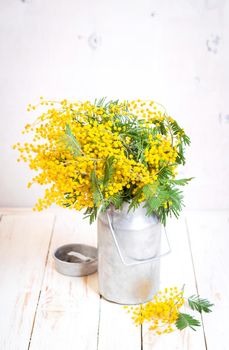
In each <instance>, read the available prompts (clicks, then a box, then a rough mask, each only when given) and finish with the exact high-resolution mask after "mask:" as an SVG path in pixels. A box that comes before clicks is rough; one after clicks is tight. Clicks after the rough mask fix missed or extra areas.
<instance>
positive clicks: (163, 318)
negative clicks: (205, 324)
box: [125, 287, 185, 334]
mask: <svg viewBox="0 0 229 350" xmlns="http://www.w3.org/2000/svg"><path fill="white" fill-rule="evenodd" d="M184 302H185V299H184V297H183V291H180V290H178V288H177V287H172V288H165V290H164V291H163V292H162V291H160V292H159V293H158V294H157V295H155V296H154V298H153V300H152V301H150V302H148V303H146V304H141V305H139V306H135V307H134V306H125V308H126V309H127V310H128V312H129V313H132V315H133V316H132V319H133V320H134V322H135V324H136V326H138V325H141V324H143V323H144V322H145V321H146V322H149V323H150V327H149V330H151V331H154V332H155V333H156V334H163V333H170V332H172V331H174V330H175V329H174V325H175V323H176V321H177V319H178V315H179V310H180V308H181V307H182V306H183V305H184Z"/></svg>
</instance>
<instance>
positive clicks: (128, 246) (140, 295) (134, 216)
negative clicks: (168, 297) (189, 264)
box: [98, 203, 170, 304]
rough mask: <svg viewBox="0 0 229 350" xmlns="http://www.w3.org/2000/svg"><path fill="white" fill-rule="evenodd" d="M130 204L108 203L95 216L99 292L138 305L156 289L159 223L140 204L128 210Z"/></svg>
mask: <svg viewBox="0 0 229 350" xmlns="http://www.w3.org/2000/svg"><path fill="white" fill-rule="evenodd" d="M128 207H129V203H124V204H123V207H122V208H121V209H119V210H115V208H114V206H110V207H109V209H108V210H107V211H106V212H105V213H100V214H99V216H98V278H99V292H100V294H101V295H102V296H103V297H104V298H105V299H107V300H110V301H113V302H116V303H119V304H140V303H144V302H146V301H149V300H151V299H152V297H153V295H154V294H156V293H157V292H158V289H159V282H160V281H159V278H160V258H161V257H162V256H164V255H166V254H168V253H169V252H170V246H169V242H168V238H167V235H166V238H167V244H168V247H169V250H168V251H167V252H166V253H164V254H162V255H160V248H161V232H162V225H161V223H160V222H159V219H158V217H157V216H156V215H152V216H146V209H145V208H143V204H141V205H140V206H139V208H137V209H135V210H134V211H133V210H130V212H128Z"/></svg>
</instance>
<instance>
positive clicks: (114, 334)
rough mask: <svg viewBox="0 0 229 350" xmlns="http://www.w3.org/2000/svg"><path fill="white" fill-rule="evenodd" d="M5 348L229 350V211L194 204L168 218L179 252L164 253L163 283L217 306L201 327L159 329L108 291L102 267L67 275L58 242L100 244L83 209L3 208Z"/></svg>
mask: <svg viewBox="0 0 229 350" xmlns="http://www.w3.org/2000/svg"><path fill="white" fill-rule="evenodd" d="M0 212H1V222H0V259H1V261H0V350H17V349H19V350H27V349H30V350H41V349H44V350H53V349H55V350H56V349H65V350H73V349H74V350H86V349H87V350H97V349H98V350H142V349H143V350H151V349H155V350H159V349H160V350H162V349H163V350H167V349H168V350H175V349H180V350H186V349H193V350H202V349H203V350H204V349H208V350H224V349H225V350H228V349H229V331H228V315H229V283H228V273H227V271H228V266H229V264H228V263H229V213H228V212H226V211H225V212H205V211H202V212H186V213H185V214H184V216H183V217H182V218H180V219H179V220H178V221H177V220H171V221H170V222H169V224H168V229H167V230H168V233H169V239H170V241H171V245H172V253H171V254H170V255H169V256H167V257H165V258H163V259H162V260H161V286H162V287H165V286H174V285H176V286H178V287H179V286H182V285H183V284H184V283H185V289H186V294H187V295H191V294H195V293H197V292H199V293H200V295H201V296H203V297H206V298H209V299H210V300H211V301H212V302H213V303H214V304H215V308H214V312H213V313H211V314H209V315H206V316H204V318H203V326H202V327H201V328H200V329H198V331H197V332H193V331H189V330H186V331H183V332H180V331H177V332H174V333H171V334H168V335H163V336H152V335H151V334H150V333H149V332H148V330H147V327H143V329H141V327H135V326H134V325H133V323H132V320H131V318H130V315H129V314H127V313H126V311H125V310H124V309H123V307H122V306H120V305H116V304H114V303H109V302H108V301H106V300H104V299H102V298H101V297H100V296H99V294H98V287H97V275H96V274H93V275H91V276H88V277H83V278H73V277H67V276H63V275H61V274H59V273H58V272H56V271H55V269H54V263H53V258H52V253H53V250H54V249H55V248H56V247H58V246H60V245H62V244H66V243H70V242H84V243H87V244H91V245H96V226H95V225H92V226H89V224H88V222H87V221H86V220H82V216H81V215H80V214H79V213H76V212H71V211H68V210H65V211H60V212H43V213H33V212H32V211H31V210H26V209H1V210H0Z"/></svg>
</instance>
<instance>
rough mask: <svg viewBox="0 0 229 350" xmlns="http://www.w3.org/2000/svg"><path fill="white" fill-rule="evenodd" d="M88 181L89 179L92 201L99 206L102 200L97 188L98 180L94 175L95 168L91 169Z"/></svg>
mask: <svg viewBox="0 0 229 350" xmlns="http://www.w3.org/2000/svg"><path fill="white" fill-rule="evenodd" d="M90 181H91V188H92V193H93V202H94V204H95V206H96V207H99V205H100V204H101V201H102V200H103V195H102V193H101V191H100V188H99V181H98V178H97V176H96V172H95V169H93V170H92V172H91V175H90Z"/></svg>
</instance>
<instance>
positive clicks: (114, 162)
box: [13, 97, 190, 224]
mask: <svg viewBox="0 0 229 350" xmlns="http://www.w3.org/2000/svg"><path fill="white" fill-rule="evenodd" d="M38 107H39V108H41V109H42V110H43V108H44V110H43V111H42V112H40V115H39V116H38V117H37V118H36V120H35V121H34V122H32V123H30V124H27V125H26V126H25V129H24V131H23V133H28V134H31V135H32V142H25V143H24V144H20V143H19V142H18V143H17V144H15V145H14V146H13V148H15V149H17V150H18V151H19V153H20V156H19V158H18V161H21V160H22V161H25V162H28V164H29V167H30V169H32V170H34V171H36V172H38V174H37V175H36V176H34V177H33V178H32V180H31V182H30V183H29V184H28V187H30V186H31V185H32V184H33V183H38V184H40V185H45V186H46V189H45V193H44V197H43V198H42V199H38V201H37V203H36V205H35V209H36V210H42V209H44V208H47V207H49V206H50V205H51V204H52V203H55V204H57V205H59V206H63V207H68V208H70V209H76V210H81V209H85V210H86V211H85V215H86V216H89V217H90V222H92V221H94V220H95V219H96V216H97V213H98V210H99V209H100V210H102V211H106V209H107V208H108V207H109V206H110V205H114V206H115V208H116V209H118V208H120V207H121V206H122V203H123V202H128V203H129V204H130V205H129V209H131V208H133V209H135V208H137V207H138V206H139V205H140V203H141V202H145V206H146V208H147V214H148V215H151V214H152V213H156V214H157V215H158V217H159V218H160V221H161V222H162V223H163V224H165V222H166V218H167V216H168V215H169V214H174V215H175V216H176V217H178V216H179V213H180V211H181V209H182V206H183V195H182V191H181V190H180V189H179V186H184V185H186V184H187V183H188V182H189V181H190V179H176V176H177V167H178V165H180V164H184V163H185V156H184V150H185V146H186V145H189V144H190V140H189V138H188V136H187V135H186V134H185V132H184V130H183V129H182V128H181V127H180V126H179V125H178V123H177V122H176V121H175V120H174V119H173V118H172V117H171V116H169V115H168V114H167V112H166V110H165V109H164V107H163V106H162V105H160V104H158V103H156V102H154V101H152V100H149V101H142V100H134V101H121V102H119V101H118V100H117V101H106V99H105V98H102V99H100V100H95V101H94V102H93V103H92V102H90V101H73V102H72V101H67V100H62V101H51V100H44V99H43V97H41V98H40V102H39V103H38V105H36V106H32V105H29V106H28V111H34V113H36V112H35V111H36V109H37V108H38ZM39 110H40V109H39Z"/></svg>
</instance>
